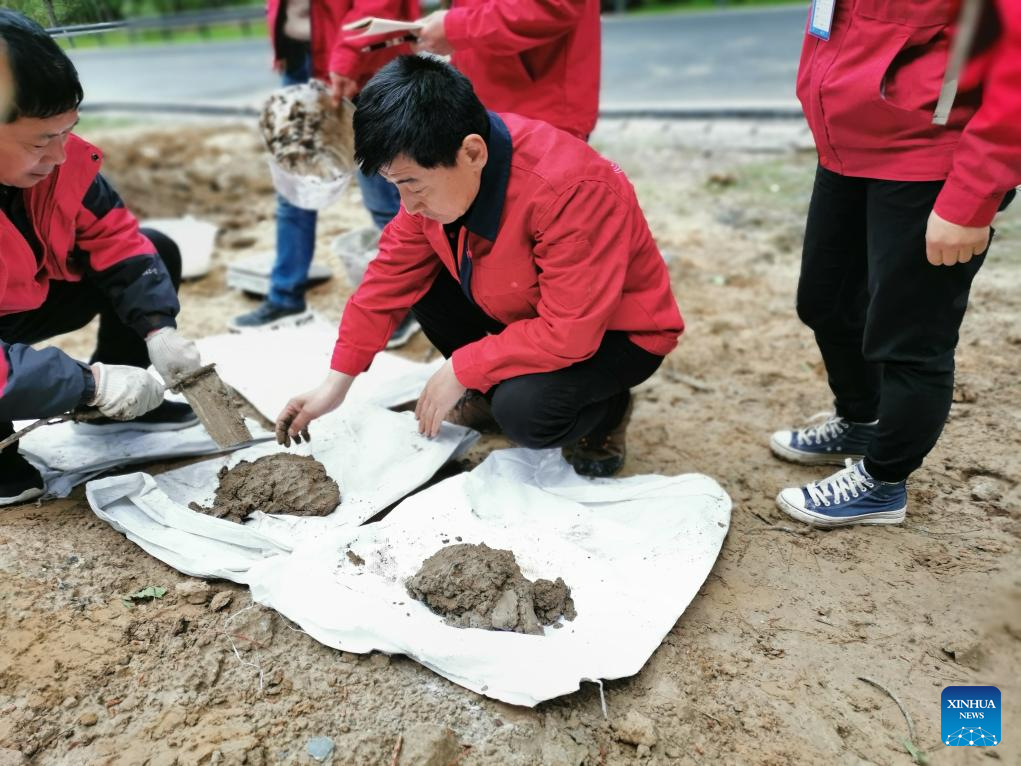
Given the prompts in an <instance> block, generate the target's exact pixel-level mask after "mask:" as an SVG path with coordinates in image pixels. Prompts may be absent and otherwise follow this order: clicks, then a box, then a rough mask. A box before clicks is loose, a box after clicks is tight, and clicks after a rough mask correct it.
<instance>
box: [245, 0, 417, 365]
mask: <svg viewBox="0 0 1021 766" xmlns="http://www.w3.org/2000/svg"><path fill="white" fill-rule="evenodd" d="M266 12H267V21H268V25H269V29H270V37H271V41H272V44H273V61H274V66H275V68H276V69H277V70H278V71H280V72H281V73H282V74H283V84H284V85H298V84H301V83H305V82H308V81H309V79H311V78H315V79H317V80H322V81H323V82H325V83H328V84H330V86H331V88H332V90H333V93H334V97H335V98H336V100H337V101H339V100H340V98H342V97H343V98H349V99H354V100H357V94H358V91H359V90H360V89H361V87H362V86H363V85H364V84H365V83H366V82H367V81H368V79H369V78H370V77H372V75H373V74H375V72H376V70H378V69H379V68H380V67H381V66H383V65H384V64H385V63H387V62H388V61H390V60H392V59H393V58H394V57H395V56H397V55H399V54H400V53H401V51H402V50H403V51H405V52H406V51H407V50H408V47H407V45H405V46H403V47H401V46H381V47H378V48H372V49H370V50H366V48H369V47H370V46H372V44H373V43H374V42H376V41H375V40H373V39H371V38H369V39H366V38H364V37H363V38H360V39H358V40H353V37H354V35H355V34H357V33H353V34H349V33H345V32H343V31H342V30H341V27H342V26H343V25H344V24H347V23H348V22H351V21H357V20H358V19H361V18H364V17H366V16H384V17H389V18H395V19H405V20H410V19H414V18H415V17H416V16H418V0H269V2H268V5H267V9H266ZM355 177H356V179H357V180H358V185H359V187H360V188H361V192H362V201H363V202H364V204H365V208H366V209H367V210H368V212H369V215H370V216H372V221H373V223H374V224H375V225H376V227H377V228H379V229H382V228H383V227H384V226H386V225H387V223H389V222H390V219H391V218H393V217H394V215H396V214H397V209H398V208H399V207H400V203H401V201H400V197H399V196H398V195H397V192H396V191H395V190H394V189H393V187H391V186H390V184H388V183H386V181H384V180H383V179H382V178H379V177H378V176H372V177H370V176H366V175H365V174H364V173H358V174H357V175H356V176H355ZM316 219H317V216H316V211H314V210H304V209H302V208H299V207H296V206H295V205H292V204H291V203H290V202H288V201H287V200H285V199H284V198H283V197H278V199H277V252H276V259H275V261H274V263H273V271H272V272H271V274H270V290H269V295H268V296H267V297H266V300H265V301H264V302H263V303H262V305H260V306H259V307H258V308H256V309H255V310H253V311H250V312H248V313H246V314H242V315H241V316H238V317H235V318H234V319H233V320H231V322H230V328H231V329H232V330H250V329H273V328H276V327H283V326H285V325H295V324H301V323H302V322H304V321H307V320H308V319H310V318H311V312H309V311H308V309H307V307H306V303H305V291H306V289H307V287H306V284H307V282H308V272H309V268H310V267H311V266H312V258H313V256H314V253H315V240H316ZM416 329H417V328H416V327H415V326H414V324H413V322H412V321H411V320H409V321H408V322H407V323H405V324H404V325H402V326H401V327H399V328H397V330H396V331H395V332H394V335H393V337H392V338H391V340H390V345H391V346H398V345H401V344H403V343H405V342H407V341H408V340H409V339H410V338H411V337H412V336H413V335H414V333H415V331H416Z"/></svg>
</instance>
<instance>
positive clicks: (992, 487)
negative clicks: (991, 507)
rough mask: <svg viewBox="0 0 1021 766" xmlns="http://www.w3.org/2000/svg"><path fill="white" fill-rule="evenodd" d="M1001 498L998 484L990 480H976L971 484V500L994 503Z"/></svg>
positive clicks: (1001, 492) (1001, 493) (1001, 494)
mask: <svg viewBox="0 0 1021 766" xmlns="http://www.w3.org/2000/svg"><path fill="white" fill-rule="evenodd" d="M1002 497H1003V491H1002V490H1001V489H1000V486H999V484H997V482H996V481H995V480H992V479H978V480H975V481H973V482H972V485H971V499H972V500H978V501H980V502H995V501H996V500H999V499H1000V498H1002Z"/></svg>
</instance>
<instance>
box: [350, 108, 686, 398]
mask: <svg viewBox="0 0 1021 766" xmlns="http://www.w3.org/2000/svg"><path fill="white" fill-rule="evenodd" d="M487 144H488V146H489V161H488V162H487V164H486V167H485V169H484V170H483V175H482V183H481V188H480V189H479V194H478V196H477V197H476V199H475V201H474V203H473V204H472V207H471V209H470V211H469V214H468V216H467V217H466V224H467V226H466V228H464V229H462V230H461V233H460V236H459V237H458V240H459V242H460V243H463V244H464V245H466V249H464V250H462V247H460V246H459V247H458V248H457V250H458V256H455V255H454V253H453V252H452V249H451V246H450V244H449V241H448V239H447V235H446V232H445V231H444V228H443V225H442V224H441V223H439V222H437V221H433V220H429V219H427V218H424V217H422V216H421V215H411V214H409V213H408V211H407V210H406V209H405V208H404V207H403V206H402V207H401V210H400V212H399V213H398V214H397V217H396V218H394V220H393V221H392V222H391V223H390V224H389V225H388V226H387V227H386V229H385V230H384V231H383V235H382V239H381V240H380V246H379V255H378V256H377V257H376V258H375V259H373V260H372V261H371V262H370V263H369V267H368V270H367V271H366V274H365V279H364V281H363V282H362V284H361V285H360V286H359V287H358V289H357V290H356V291H355V293H354V295H352V296H351V298H350V299H349V300H348V302H347V306H346V307H345V309H344V316H343V319H342V320H341V325H340V333H339V337H338V339H337V344H336V347H335V349H334V353H333V361H332V367H333V369H334V370H337V371H339V372H343V373H347V374H348V375H357V374H358V373H361V372H363V371H364V370H365V369H367V368H368V366H369V364H370V363H371V362H372V359H373V357H374V356H375V355H376V354H377V353H378V352H379V351H381V350H382V349H383V347H384V346H385V345H386V342H387V339H388V338H389V337H390V333H391V332H392V331H393V329H394V328H395V327H396V326H397V325H398V324H399V323H400V321H401V320H402V319H403V318H404V316H405V315H406V314H407V312H408V310H409V309H410V308H411V306H412V305H413V304H414V303H415V302H416V301H418V300H419V299H420V298H421V297H422V296H424V295H425V293H426V292H427V291H428V290H429V288H430V287H431V286H432V284H433V281H434V280H435V278H436V276H437V274H439V273H440V270H441V269H446V270H447V271H449V272H450V274H451V275H453V277H454V279H456V280H458V281H459V282H460V281H461V276H460V275H461V274H462V273H465V269H464V268H463V266H464V265H465V264H464V260H463V259H464V258H470V259H471V268H470V269H469V270H468V271H467V273H468V274H470V277H469V279H468V284H467V285H464V284H462V289H465V288H467V292H469V293H470V294H471V296H472V298H473V300H474V301H475V303H476V304H477V305H478V306H479V308H481V309H482V310H483V311H484V312H486V313H487V314H489V315H490V316H491V317H493V318H494V319H496V320H497V321H499V322H502V323H503V324H505V325H506V328H505V329H504V330H503V331H502V332H500V333H499V334H496V335H489V336H487V337H485V338H482V339H481V340H478V341H475V342H474V343H469V344H468V345H466V346H463V347H462V348H460V349H458V350H457V351H455V352H454V355H453V365H454V374H455V375H456V376H457V379H458V380H459V381H460V382H461V383H462V384H463V385H464V386H467V387H468V388H474V389H478V390H479V391H487V390H488V389H489V388H491V387H492V386H494V385H496V384H497V383H499V382H500V381H503V380H507V379H508V378H513V377H517V376H519V375H525V374H528V373H535V372H549V371H552V370H559V369H563V368H565V367H569V366H570V365H572V364H574V363H576V362H581V361H584V360H585V359H588V358H589V357H591V356H592V355H593V354H594V353H595V352H596V350H597V349H598V348H599V344H600V343H601V342H602V339H603V335H604V334H605V333H606V331H607V330H618V331H623V332H627V333H628V334H629V336H630V338H631V340H632V341H633V342H634V343H635V344H637V345H638V346H641V347H642V348H643V349H645V350H646V351H649V352H651V353H653V354H659V355H666V354H667V353H668V352H669V351H670V350H671V349H673V348H674V346H676V345H677V338H678V336H680V334H681V332H682V330H683V329H684V323H683V321H682V320H681V314H680V312H679V311H678V309H677V301H676V300H675V299H674V296H673V293H672V292H671V289H670V275H669V273H668V272H667V268H666V264H665V263H664V262H663V256H662V255H661V254H660V252H659V249H658V248H657V247H656V243H655V242H654V241H653V238H652V234H651V233H650V232H649V226H648V224H647V223H646V221H645V216H644V215H643V213H642V210H641V208H640V207H639V206H638V200H637V198H636V197H635V192H634V188H633V187H632V186H631V183H630V182H629V181H628V179H627V177H626V176H625V175H624V174H623V172H621V169H620V168H619V167H618V166H617V165H616V164H614V163H612V162H609V161H608V160H606V159H604V158H603V157H601V156H600V155H598V154H597V153H596V152H595V151H594V150H593V149H592V148H591V147H589V146H588V145H587V144H586V143H584V142H583V141H579V140H578V139H576V138H574V137H573V136H569V135H568V134H566V133H564V132H563V131H559V130H556V129H554V128H552V127H550V126H549V125H547V124H546V123H544V122H539V121H536V120H527V119H525V118H523V117H519V116H517V115H512V114H503V115H495V114H492V113H491V114H490V136H489V138H488V139H487Z"/></svg>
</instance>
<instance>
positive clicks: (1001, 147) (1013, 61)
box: [933, 0, 1021, 226]
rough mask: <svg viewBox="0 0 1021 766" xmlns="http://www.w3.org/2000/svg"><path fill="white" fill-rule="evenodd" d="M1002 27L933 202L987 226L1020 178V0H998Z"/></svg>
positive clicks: (953, 216)
mask: <svg viewBox="0 0 1021 766" xmlns="http://www.w3.org/2000/svg"><path fill="white" fill-rule="evenodd" d="M997 2H998V7H999V15H1000V22H1001V25H1002V27H1003V32H1002V35H1001V37H1000V39H999V40H998V41H997V43H996V49H995V51H994V53H993V57H992V62H991V64H990V67H989V70H988V73H987V76H986V78H985V81H984V83H983V91H982V106H980V107H979V110H978V111H977V112H976V113H975V115H974V116H973V117H972V118H971V120H970V121H969V122H968V125H967V126H966V127H965V129H964V133H963V134H962V136H961V141H960V143H959V144H958V146H957V149H956V150H955V152H954V162H953V166H952V167H951V170H950V175H949V176H948V177H947V182H946V184H945V185H944V186H943V190H942V191H941V192H940V195H939V197H938V198H937V199H936V205H935V207H934V208H933V209H934V210H935V211H936V214H937V215H939V216H940V217H941V218H944V219H946V220H947V221H950V222H951V223H956V224H959V225H961V226H987V225H989V223H990V222H991V221H992V220H993V217H994V216H995V215H996V210H997V208H998V207H999V206H1000V203H1001V201H1002V200H1003V195H1004V194H1005V193H1006V192H1007V191H1008V190H1010V189H1012V188H1013V187H1015V186H1017V185H1018V184H1021V0H997Z"/></svg>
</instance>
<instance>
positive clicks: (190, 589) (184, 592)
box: [174, 580, 213, 606]
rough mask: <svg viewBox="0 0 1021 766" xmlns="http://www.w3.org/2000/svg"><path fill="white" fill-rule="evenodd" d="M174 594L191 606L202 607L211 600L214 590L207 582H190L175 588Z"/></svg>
mask: <svg viewBox="0 0 1021 766" xmlns="http://www.w3.org/2000/svg"><path fill="white" fill-rule="evenodd" d="M174 593H175V594H177V595H178V596H180V597H181V598H183V599H184V600H185V601H186V602H188V603H189V604H195V605H196V606H201V605H202V604H204V603H206V602H207V601H208V600H209V599H210V597H211V596H212V595H213V590H212V588H210V587H209V584H208V583H207V582H206V581H205V580H188V581H186V582H183V583H181V584H180V585H177V586H175V587H174Z"/></svg>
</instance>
